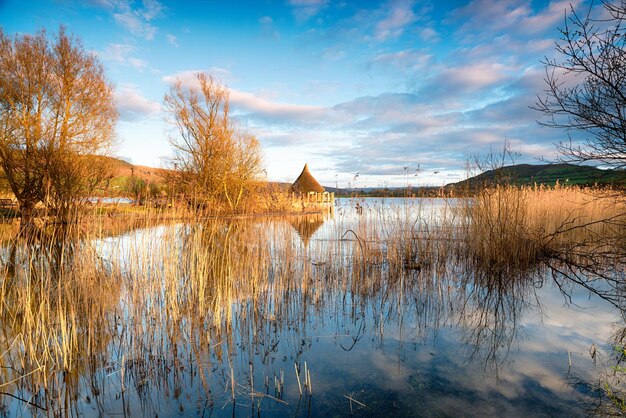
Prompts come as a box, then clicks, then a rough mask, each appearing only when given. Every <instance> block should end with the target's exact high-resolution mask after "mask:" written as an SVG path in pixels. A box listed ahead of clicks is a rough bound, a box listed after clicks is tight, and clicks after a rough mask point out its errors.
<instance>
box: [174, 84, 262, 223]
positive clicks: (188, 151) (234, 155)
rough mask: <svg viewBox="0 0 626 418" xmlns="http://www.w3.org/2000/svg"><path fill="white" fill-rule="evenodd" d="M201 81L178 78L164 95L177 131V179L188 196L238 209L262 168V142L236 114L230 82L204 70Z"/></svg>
mask: <svg viewBox="0 0 626 418" xmlns="http://www.w3.org/2000/svg"><path fill="white" fill-rule="evenodd" d="M196 81H197V86H195V85H194V86H184V85H183V83H182V81H181V80H176V81H175V82H174V83H173V84H172V86H171V89H170V92H169V94H166V95H165V97H164V106H165V109H166V110H167V111H168V112H169V117H170V122H171V123H172V125H173V126H175V127H176V130H177V131H178V135H175V136H172V137H171V138H170V142H171V144H172V146H173V147H174V158H173V165H174V167H175V170H176V177H175V181H176V183H177V186H178V188H179V189H181V191H182V192H183V193H184V194H185V195H186V197H187V199H190V200H191V201H193V202H196V203H198V202H202V203H208V202H212V203H215V204H216V205H218V206H221V205H223V206H227V207H228V208H229V209H230V210H231V211H235V210H238V209H239V208H240V207H241V204H242V201H243V198H244V195H245V194H246V192H249V191H250V190H251V188H252V187H253V185H254V184H255V182H256V178H257V177H258V174H259V172H260V169H261V157H260V147H259V142H258V141H257V140H256V138H255V137H254V136H251V135H248V134H246V133H243V132H241V131H240V130H238V129H237V127H236V126H235V124H234V122H233V121H232V120H231V118H230V109H229V97H228V90H227V88H226V87H224V86H223V85H222V84H221V83H219V82H217V81H215V80H214V79H213V78H212V77H211V76H208V75H206V74H204V73H199V74H197V76H196Z"/></svg>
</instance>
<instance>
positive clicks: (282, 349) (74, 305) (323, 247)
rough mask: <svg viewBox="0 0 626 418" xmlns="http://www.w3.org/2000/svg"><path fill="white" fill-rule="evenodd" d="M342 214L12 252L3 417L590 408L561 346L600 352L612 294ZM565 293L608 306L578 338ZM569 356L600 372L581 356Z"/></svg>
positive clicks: (5, 293) (0, 353)
mask: <svg viewBox="0 0 626 418" xmlns="http://www.w3.org/2000/svg"><path fill="white" fill-rule="evenodd" d="M309 216H310V215H309ZM364 218H366V217H365V216H364ZM343 222H344V221H343V220H342V218H338V219H334V220H333V219H324V217H322V216H318V215H314V216H312V217H306V216H298V217H289V218H287V219H284V220H255V221H243V220H234V221H233V220H231V221H226V220H216V221H211V222H210V223H205V224H201V225H177V226H159V227H154V228H148V229H144V230H132V231H129V232H127V233H125V234H122V235H119V236H117V237H115V238H109V239H103V240H99V239H94V240H82V241H76V242H74V243H72V245H52V244H51V245H47V246H46V245H39V244H38V245H34V244H33V245H29V246H13V247H12V248H6V249H5V252H4V253H3V254H2V257H3V265H4V266H5V267H4V268H5V272H4V275H3V280H2V284H1V285H2V301H3V304H2V306H0V327H1V330H2V334H1V335H0V376H1V379H2V380H1V382H2V383H0V392H1V393H2V395H4V396H1V397H0V402H1V407H0V411H1V412H3V413H4V414H5V415H10V416H13V415H20V414H22V415H29V414H38V413H48V414H60V415H115V414H116V415H123V414H125V415H130V416H138V415H139V416H140V415H144V416H154V415H157V414H158V415H160V416H163V415H165V416H168V415H175V414H180V415H192V414H198V415H219V416H222V415H233V414H238V415H244V414H245V415H248V414H251V413H258V414H260V415H265V416H273V415H281V416H284V415H296V416H302V415H305V414H306V415H307V416H325V415H328V414H331V413H332V414H334V415H348V414H350V413H351V412H355V413H359V414H365V415H371V416H382V415H390V414H391V415H413V414H420V413H421V412H419V411H422V412H424V413H426V414H432V415H467V414H469V415H507V416H509V415H520V416H527V415H536V414H538V413H542V414H546V415H576V414H579V413H581V412H582V411H583V410H582V409H577V408H578V406H577V405H578V404H579V402H580V401H581V400H586V399H587V398H589V397H590V394H589V393H582V392H580V391H579V392H574V393H572V391H571V389H569V388H568V387H567V386H566V380H565V379H566V378H567V372H568V364H567V363H568V360H567V355H568V354H567V353H568V351H572V352H575V350H573V349H570V348H569V347H570V346H571V345H575V346H576V347H581V346H585V345H586V346H590V345H591V340H590V339H591V338H593V339H594V340H593V341H597V342H598V345H600V344H601V341H606V338H607V337H608V335H607V333H606V332H605V331H604V330H605V329H606V324H607V323H609V322H610V321H607V318H613V315H612V314H610V311H609V310H608V309H606V307H605V306H603V305H601V303H602V301H601V299H598V298H596V299H593V300H592V302H591V303H586V301H587V300H588V295H587V294H582V295H579V294H577V292H578V291H577V290H576V289H577V288H575V287H569V288H565V286H563V283H562V282H557V283H560V284H559V286H561V289H559V288H558V287H555V286H553V285H552V283H553V282H552V281H551V279H550V278H549V277H550V276H548V275H547V274H546V273H547V271H546V270H545V269H542V268H537V269H535V270H533V271H531V272H518V273H515V274H507V275H504V274H490V273H489V272H484V271H480V270H477V269H476V268H473V267H472V266H473V263H472V262H471V260H466V259H464V258H462V257H459V255H458V254H459V252H456V251H453V250H451V249H450V248H449V247H448V246H444V245H440V243H438V242H437V241H433V242H427V241H426V238H423V236H422V235H417V234H416V232H415V231H416V230H415V228H412V227H413V226H414V225H416V223H415V222H414V219H408V220H405V218H400V217H398V218H397V219H395V220H392V221H391V222H389V223H388V224H386V225H385V226H384V228H381V229H380V230H379V231H378V232H376V233H375V234H374V233H371V231H370V233H369V235H368V229H367V228H362V227H361V226H360V225H361V224H359V225H356V226H355V224H354V223H353V222H354V221H353V219H350V220H349V223H347V224H344V223H343ZM364 222H367V219H365V221H364ZM366 226H367V225H366ZM348 229H350V230H351V231H353V232H352V234H348V235H347V234H346V230H348ZM295 234H297V235H298V236H299V237H300V238H296V237H295ZM418 237H419V238H418ZM420 240H421V241H420ZM406 248H411V254H409V255H407V254H406V251H407V250H406ZM409 256H410V257H411V262H412V264H407V262H406V260H407V257H409ZM596 287H597V286H596ZM561 290H563V291H566V292H567V294H568V295H569V296H570V297H571V298H572V301H573V302H575V303H577V304H580V305H587V306H590V305H598V304H599V305H600V306H599V307H596V310H595V311H590V313H589V314H586V313H584V312H580V313H577V315H576V319H575V320H573V321H574V322H577V324H574V325H572V327H573V326H576V327H577V328H576V329H574V328H568V327H569V326H570V325H569V324H570V322H571V321H572V318H571V316H572V315H571V311H570V310H569V308H568V307H565V306H563V303H562V302H563V299H562V296H561V295H562V294H563V293H561ZM607 312H609V313H608V314H607ZM600 314H601V315H600ZM596 338H597V339H596ZM603 338H604V339H603ZM599 349H600V347H599ZM579 351H581V350H579ZM589 361H590V359H589ZM573 363H574V364H573V365H572V369H574V371H576V372H577V373H580V374H581V375H591V374H592V372H593V367H592V365H591V364H587V363H588V362H587V360H586V358H584V357H582V356H577V355H576V353H574V361H573ZM296 371H297V374H296ZM572 373H573V372H572ZM583 377H586V376H583Z"/></svg>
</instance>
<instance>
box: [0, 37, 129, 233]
mask: <svg viewBox="0 0 626 418" xmlns="http://www.w3.org/2000/svg"><path fill="white" fill-rule="evenodd" d="M116 118H117V111H116V110H115V106H114V104H113V95H112V87H111V85H110V84H108V82H107V81H106V79H105V76H104V69H103V67H102V65H101V64H100V63H99V62H98V60H97V59H96V57H95V56H94V55H93V54H89V53H87V52H86V51H85V50H84V48H83V46H82V44H81V42H80V41H79V40H78V39H76V38H74V37H72V36H69V35H67V34H66V33H65V30H64V28H63V27H61V29H60V30H59V32H58V35H57V36H56V39H55V40H54V41H50V40H48V38H47V36H46V32H45V31H43V30H42V31H40V32H38V33H37V34H36V35H29V34H24V35H15V36H14V37H8V36H6V35H5V34H4V33H3V32H2V31H1V30H0V164H2V168H3V170H4V173H5V175H6V179H7V182H8V183H9V185H10V187H11V190H12V192H13V193H14V194H15V196H16V198H17V200H18V203H19V206H20V212H21V215H22V224H23V225H25V224H28V222H29V221H30V219H31V217H32V214H33V209H34V207H35V205H37V203H39V202H45V203H46V204H47V205H48V206H49V207H50V208H51V209H52V210H53V211H54V213H55V214H56V215H58V216H59V218H61V220H62V221H68V220H69V218H70V216H71V214H72V213H73V212H72V209H73V207H74V205H75V203H76V200H77V198H78V197H80V196H82V195H84V194H85V193H89V192H90V191H91V190H92V188H93V187H94V186H95V184H96V183H97V181H94V180H98V179H104V178H106V175H104V173H103V169H102V164H101V163H104V161H105V160H104V159H102V158H97V157H95V155H96V154H101V153H103V151H104V150H106V149H108V147H109V146H110V145H111V144H112V141H113V126H114V124H115V121H116Z"/></svg>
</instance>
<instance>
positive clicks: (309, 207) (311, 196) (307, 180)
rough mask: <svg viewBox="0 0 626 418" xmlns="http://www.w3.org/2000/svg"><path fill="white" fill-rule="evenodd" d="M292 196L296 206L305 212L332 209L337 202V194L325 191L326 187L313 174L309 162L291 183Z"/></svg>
mask: <svg viewBox="0 0 626 418" xmlns="http://www.w3.org/2000/svg"><path fill="white" fill-rule="evenodd" d="M291 196H292V202H293V205H294V207H299V208H301V210H302V211H303V212H305V211H316V210H321V209H331V210H332V208H333V206H334V204H335V194H334V193H328V192H326V191H324V187H322V185H321V184H319V183H318V182H317V180H315V178H314V177H313V175H311V172H310V171H309V166H308V165H307V164H305V165H304V168H303V169H302V173H300V175H299V176H298V178H297V179H296V181H294V182H293V184H292V185H291Z"/></svg>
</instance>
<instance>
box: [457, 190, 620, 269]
mask: <svg viewBox="0 0 626 418" xmlns="http://www.w3.org/2000/svg"><path fill="white" fill-rule="evenodd" d="M625 203H626V202H625V201H624V199H623V196H620V195H616V194H615V193H613V192H611V191H601V190H593V189H587V188H578V187H560V186H558V185H557V187H554V188H549V187H514V186H497V187H494V188H487V189H484V190H482V191H481V192H479V193H478V194H477V195H476V196H475V197H474V198H473V199H470V200H467V201H466V202H465V204H463V205H462V206H461V211H462V214H463V216H462V227H463V232H464V233H463V236H464V240H463V241H464V244H465V248H464V249H465V251H467V254H468V255H469V256H470V257H472V258H474V261H475V262H476V263H477V264H479V265H482V266H484V267H485V268H491V269H497V268H506V269H509V268H513V269H525V268H528V267H532V266H534V265H536V263H537V261H539V260H541V259H545V258H549V257H552V256H557V255H559V254H562V253H563V252H568V251H573V250H574V249H579V248H581V247H589V246H594V245H595V246H598V245H603V246H605V245H609V244H610V243H612V244H613V245H616V244H617V243H619V242H622V241H621V239H622V238H624V236H625V235H624V231H625V227H626V204H625Z"/></svg>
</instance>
